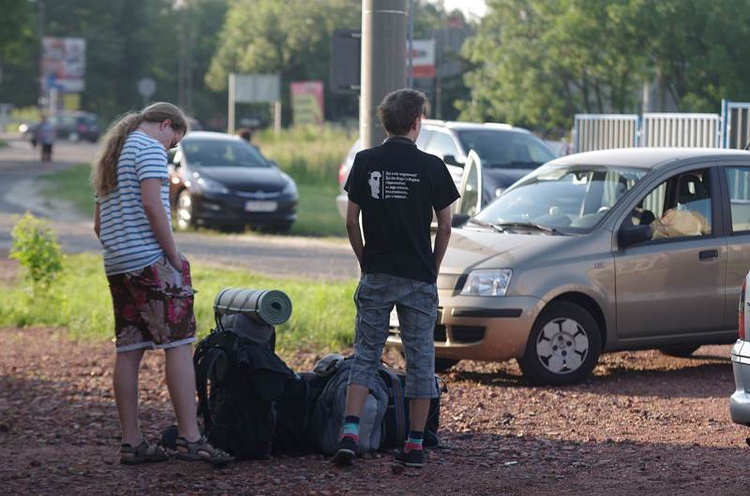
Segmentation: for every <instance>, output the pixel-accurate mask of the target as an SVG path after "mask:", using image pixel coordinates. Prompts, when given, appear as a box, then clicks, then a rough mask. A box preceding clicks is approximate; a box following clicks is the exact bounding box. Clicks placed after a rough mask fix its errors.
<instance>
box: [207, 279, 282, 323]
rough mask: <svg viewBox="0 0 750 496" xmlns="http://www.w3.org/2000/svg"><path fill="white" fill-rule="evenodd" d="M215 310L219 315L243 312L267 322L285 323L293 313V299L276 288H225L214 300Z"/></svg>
mask: <svg viewBox="0 0 750 496" xmlns="http://www.w3.org/2000/svg"><path fill="white" fill-rule="evenodd" d="M214 312H215V313H216V314H217V315H218V316H219V317H221V316H223V315H225V314H228V313H242V314H245V315H247V316H248V317H250V318H252V319H254V320H256V321H258V322H261V323H266V324H271V325H279V324H283V323H284V322H286V321H287V320H289V317H291V315H292V300H290V299H289V297H288V296H287V295H286V293H284V292H283V291H279V290H276V289H242V288H225V289H222V290H221V291H219V293H218V294H217V295H216V299H215V300H214Z"/></svg>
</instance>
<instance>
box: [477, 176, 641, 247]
mask: <svg viewBox="0 0 750 496" xmlns="http://www.w3.org/2000/svg"><path fill="white" fill-rule="evenodd" d="M645 173H646V171H645V170H641V169H634V168H619V167H607V166H601V165H590V166H583V165H576V166H564V165H549V166H542V168H540V169H537V170H536V172H535V173H532V174H531V175H529V176H527V177H526V178H524V179H522V180H521V181H520V182H518V183H516V184H515V185H513V187H511V188H510V189H508V190H506V191H505V192H504V193H503V194H502V195H500V196H499V197H498V198H497V199H496V200H495V201H494V202H492V203H491V204H489V205H488V206H487V207H486V208H485V209H484V210H482V211H481V212H479V213H478V214H477V216H476V218H477V219H478V220H480V221H485V222H491V223H493V224H503V223H508V222H515V223H531V224H535V225H540V226H546V227H550V228H555V229H557V230H558V231H560V232H570V233H586V232H590V231H591V230H592V229H593V228H594V226H596V225H597V224H598V223H599V222H600V221H601V220H602V219H604V218H605V217H606V215H607V212H609V211H610V210H611V208H612V206H613V205H614V204H615V203H616V202H617V201H618V200H619V199H620V198H622V197H623V196H624V195H625V193H626V192H627V191H628V190H629V189H630V188H632V187H633V185H635V184H636V183H637V182H638V181H639V180H640V179H641V178H642V177H643V176H644V175H645Z"/></svg>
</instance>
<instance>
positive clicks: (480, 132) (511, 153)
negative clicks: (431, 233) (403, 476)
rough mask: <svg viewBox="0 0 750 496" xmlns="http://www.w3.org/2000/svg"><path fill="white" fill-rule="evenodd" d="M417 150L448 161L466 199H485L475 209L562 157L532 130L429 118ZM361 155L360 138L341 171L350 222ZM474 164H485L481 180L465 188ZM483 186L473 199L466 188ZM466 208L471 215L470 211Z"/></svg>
mask: <svg viewBox="0 0 750 496" xmlns="http://www.w3.org/2000/svg"><path fill="white" fill-rule="evenodd" d="M417 146H418V147H419V149H420V150H424V151H425V152H427V153H431V154H433V155H436V156H438V157H440V158H441V159H443V162H445V165H446V166H447V167H448V171H449V172H450V174H451V177H453V181H454V182H455V183H456V188H458V190H459V192H460V193H461V196H462V197H463V196H468V197H470V198H472V199H474V198H476V197H477V196H478V197H479V198H477V199H476V200H475V201H473V203H472V205H474V204H481V205H484V204H486V203H488V202H489V201H491V200H492V199H493V198H495V197H496V196H498V195H499V194H500V193H502V192H503V191H504V190H505V189H506V188H507V187H508V186H510V185H511V184H513V183H514V182H516V181H517V180H519V179H520V178H522V177H523V176H525V175H526V174H528V173H529V172H531V171H533V170H534V169H536V168H537V167H539V166H540V165H542V164H543V163H545V162H547V161H549V160H552V159H553V158H555V157H557V154H556V153H555V152H554V151H552V149H551V148H550V147H549V146H547V144H546V143H544V141H542V140H540V139H539V138H537V137H536V136H534V135H533V134H532V133H531V132H530V131H528V130H526V129H522V128H519V127H513V126H511V125H508V124H498V123H491V122H488V123H470V122H453V121H440V120H434V119H425V120H423V121H422V131H421V132H420V133H419V137H418V138H417ZM360 150H361V142H360V140H359V139H357V141H355V142H354V144H353V145H352V147H351V149H350V150H349V153H347V155H346V158H345V159H344V161H343V162H342V163H341V166H340V167H339V188H340V194H339V195H338V196H337V197H336V207H337V208H338V211H339V214H341V217H344V218H345V217H346V202H347V195H346V192H345V191H344V185H345V184H346V178H347V177H348V176H349V170H350V169H351V167H352V164H353V163H354V156H355V155H356V154H357V152H358V151H360ZM472 151H473V152H474V153H472ZM474 161H481V164H482V167H481V168H480V169H481V171H482V172H481V174H482V178H481V181H472V182H469V183H468V184H467V185H464V184H463V181H462V179H463V173H464V166H465V165H467V163H472V162H474ZM472 170H473V168H472ZM477 182H478V183H480V184H481V185H482V186H481V187H482V191H483V193H482V194H481V195H477V194H475V193H474V194H473V192H472V191H464V190H466V188H469V189H471V188H476V187H477V186H476V184H477ZM462 188H463V190H462ZM465 193H468V195H465ZM462 201H463V200H462ZM456 208H458V204H457V205H456ZM464 209H465V210H466V209H467V207H464ZM472 213H473V211H472Z"/></svg>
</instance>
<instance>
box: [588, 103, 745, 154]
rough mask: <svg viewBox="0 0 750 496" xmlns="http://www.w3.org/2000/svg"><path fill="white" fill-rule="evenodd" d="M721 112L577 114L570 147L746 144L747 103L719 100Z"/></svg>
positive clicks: (730, 146)
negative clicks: (640, 114) (639, 114)
mask: <svg viewBox="0 0 750 496" xmlns="http://www.w3.org/2000/svg"><path fill="white" fill-rule="evenodd" d="M721 107H722V110H721V114H694V113H646V114H643V116H642V117H640V116H638V115H635V114H576V116H575V119H574V121H573V151H574V152H584V151H589V150H603V149H609V148H622V147H641V146H643V147H645V146H648V147H666V146H676V147H710V148H745V147H746V146H747V144H748V143H750V103H741V102H731V101H729V100H723V101H722V106H721Z"/></svg>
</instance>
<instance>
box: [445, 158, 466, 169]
mask: <svg viewBox="0 0 750 496" xmlns="http://www.w3.org/2000/svg"><path fill="white" fill-rule="evenodd" d="M443 162H445V163H446V164H447V165H457V166H458V167H463V166H464V164H463V163H462V162H459V161H458V160H456V156H455V155H445V156H444V157H443Z"/></svg>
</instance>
